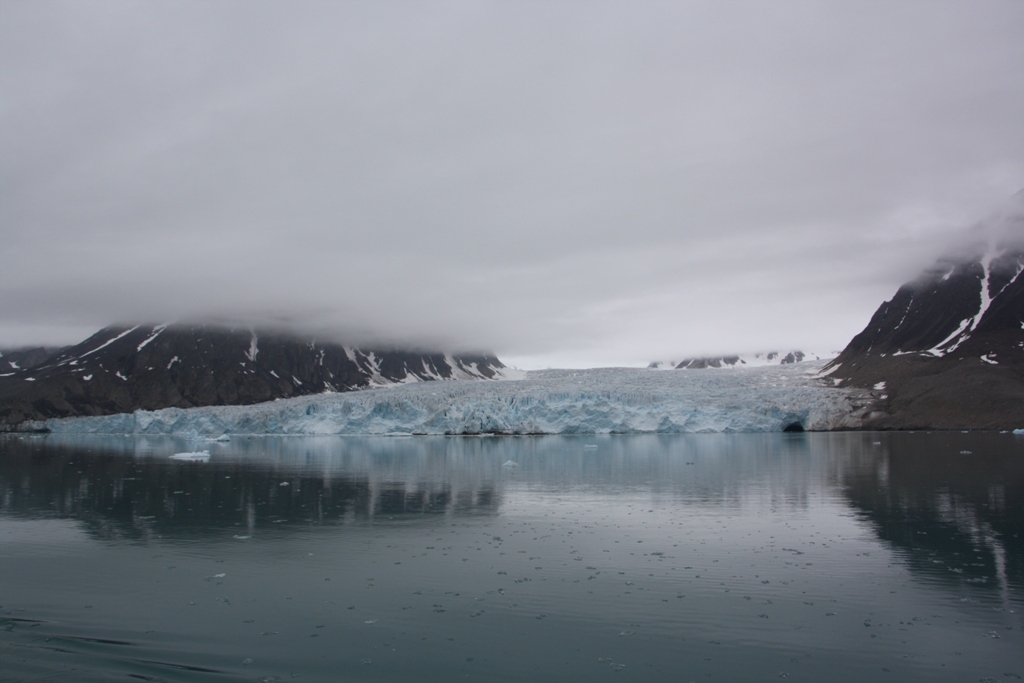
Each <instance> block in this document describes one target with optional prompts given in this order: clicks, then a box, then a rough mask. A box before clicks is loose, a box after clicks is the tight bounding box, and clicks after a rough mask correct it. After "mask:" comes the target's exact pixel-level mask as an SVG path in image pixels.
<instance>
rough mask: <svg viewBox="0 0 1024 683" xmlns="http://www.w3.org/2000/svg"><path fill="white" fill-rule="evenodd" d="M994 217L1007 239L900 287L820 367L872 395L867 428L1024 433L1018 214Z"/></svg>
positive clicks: (1022, 237)
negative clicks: (1023, 430)
mask: <svg viewBox="0 0 1024 683" xmlns="http://www.w3.org/2000/svg"><path fill="white" fill-rule="evenodd" d="M1000 220H1001V222H1002V223H1003V227H1004V229H1007V228H1008V236H1007V235H1004V236H1003V237H1001V238H999V239H998V240H992V241H989V243H988V244H984V245H979V246H978V247H976V248H975V249H973V250H972V251H971V252H969V253H968V254H967V255H963V256H957V257H950V258H945V259H942V260H940V261H939V262H938V263H937V264H936V265H935V266H934V267H933V268H931V269H929V270H927V271H926V272H925V273H923V274H922V275H921V276H920V277H919V278H918V279H917V280H915V281H913V282H910V283H907V284H905V285H903V286H902V287H900V289H899V291H897V292H896V295H895V296H894V297H893V298H892V299H891V300H890V301H886V302H885V303H883V304H882V305H881V307H879V309H878V310H877V311H876V312H875V314H874V316H872V318H871V321H870V322H869V323H868V326H867V327H866V328H865V329H864V331H863V332H861V333H860V334H858V335H857V336H856V337H854V338H853V340H852V341H851V342H850V344H849V345H848V346H847V347H846V349H844V350H843V352H842V353H841V354H840V355H839V356H838V357H837V358H836V359H835V360H834V361H832V363H830V364H829V365H828V366H826V368H825V370H824V372H823V375H827V376H828V377H829V378H831V379H833V380H834V381H835V382H836V384H837V385H839V386H851V385H852V386H860V387H866V388H870V389H872V390H873V391H874V393H875V396H876V398H877V399H878V409H877V411H876V412H875V413H874V414H873V416H872V419H870V420H869V423H868V426H869V427H873V428H878V429H1014V428H1022V427H1024V277H1021V272H1022V271H1024V209H1021V210H1017V211H1016V212H1010V213H1009V214H1007V215H1003V216H1001V217H1000Z"/></svg>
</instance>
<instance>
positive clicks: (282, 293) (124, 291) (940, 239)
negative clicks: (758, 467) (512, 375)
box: [0, 0, 1024, 367]
mask: <svg viewBox="0 0 1024 683" xmlns="http://www.w3.org/2000/svg"><path fill="white" fill-rule="evenodd" d="M1022 36H1024V2H1020V0H1007V1H1005V2H989V1H985V0H963V1H962V2H944V1H942V0H924V1H922V2H914V1H911V0H900V1H899V2H892V1H890V0H884V1H879V2H868V1H865V0H856V1H853V2H836V1H829V2H824V1H814V2H793V1H789V0H785V1H779V0H773V1H772V2H762V1H758V2H719V1H717V0H715V1H707V2H682V1H672V2H664V3H659V2H637V1H635V0H629V1H623V2H594V1H592V0H587V1H586V2H558V1H550V2H549V1H543V2H541V1H537V2H529V1H526V0H524V1H507V2H487V1H484V0H474V1H472V2H454V3H453V2H415V3H414V2H382V1H381V0H372V1H371V2H295V1H289V2H283V1H282V2H260V1H253V0H245V1H243V2H194V1H191V0H189V1H186V2H161V1H146V2H143V1H141V0H140V1H138V2H102V1H101V2H70V3H62V2H50V1H48V0H31V1H28V0H26V1H21V2H19V1H15V0H5V1H4V2H3V3H0V88H2V92H0V137H2V148H0V167H2V169H0V170H2V176H0V193H2V194H0V346H10V345H17V344H27V343H70V342H77V341H80V340H81V339H82V338H84V337H85V336H87V335H88V334H90V333H91V332H93V331H95V330H96V329H98V328H99V327H102V326H104V325H106V324H109V323H112V322H117V321H140V320H147V321H157V322H160V321H167V320H188V319H211V318H218V319H223V318H229V319H231V320H233V321H234V322H237V323H240V324H261V323H266V322H268V321H270V322H273V323H275V324H281V325H289V326H294V327H297V328H301V329H304V330H314V331H318V332H319V333H320V334H328V333H332V334H335V335H337V336H340V337H341V338H343V339H347V340H353V341H362V340H366V339H376V340H380V341H384V342H392V343H400V344H416V345H420V346H430V347H444V348H453V349H463V350H469V349H487V350H493V351H495V352H496V353H498V354H499V356H500V357H502V358H503V359H509V360H511V361H512V362H514V363H516V364H518V365H520V366H522V367H539V366H548V365H556V366H570V365H572V366H592V365H608V364H643V363H646V362H647V361H649V360H653V359H667V358H679V357H682V356H685V355H692V354H703V353H719V354H720V353H726V352H744V351H757V350H771V349H782V348H801V349H805V350H807V349H812V350H829V349H835V350H838V349H840V348H842V347H843V346H844V345H845V344H846V343H847V342H848V341H849V339H850V338H851V337H852V336H853V335H854V334H856V333H857V332H859V331H860V330H861V329H862V328H863V327H864V326H865V324H866V323H867V321H868V319H869V318H870V316H871V314H872V313H873V312H874V310H875V309H876V308H877V307H878V305H879V304H880V303H881V302H882V301H883V300H885V299H887V298H890V297H891V296H892V294H893V293H894V292H895V290H896V288H897V287H898V286H899V285H900V284H901V283H902V282H904V281H905V280H907V279H908V278H910V277H912V276H914V275H915V274H916V273H917V272H918V271H919V270H921V269H922V268H923V267H925V266H927V265H929V264H930V263H931V262H932V261H933V259H934V258H935V257H936V256H938V255H939V254H940V252H942V251H943V250H944V249H945V248H946V245H948V244H949V243H950V242H951V241H954V240H955V239H956V237H957V235H958V233H959V232H962V231H963V230H964V229H965V228H967V227H969V226H970V225H971V224H972V223H974V222H975V221H977V220H978V219H981V218H983V217H984V216H985V215H986V214H988V213H989V212H990V211H992V210H993V209H994V207H996V206H998V205H999V204H1000V203H1001V202H1003V201H1004V200H1005V199H1006V198H1007V197H1008V196H1010V195H1012V194H1013V193H1015V192H1016V191H1018V190H1020V189H1021V188H1022V187H1024V126H1022V124H1021V122H1022V121H1024V39H1022Z"/></svg>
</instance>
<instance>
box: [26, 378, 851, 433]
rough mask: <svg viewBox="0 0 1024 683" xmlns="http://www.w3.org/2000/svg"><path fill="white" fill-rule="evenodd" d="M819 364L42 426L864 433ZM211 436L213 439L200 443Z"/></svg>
mask: <svg viewBox="0 0 1024 683" xmlns="http://www.w3.org/2000/svg"><path fill="white" fill-rule="evenodd" d="M820 365H821V363H817V362H816V363H800V364H796V365H788V366H774V367H765V368H751V369H749V370H746V371H744V372H742V373H723V372H714V371H703V370H693V371H687V372H659V371H657V370H648V369H640V368H603V369H596V370H541V371H536V372H530V373H527V375H526V378H525V379H522V380H516V381H476V380H474V381H469V380H466V381H455V382H422V383H416V384H404V385H399V386H394V387H389V388H378V389H367V390H364V391H353V392H346V393H335V394H318V395H315V396H304V397H300V398H293V399H286V400H279V401H272V402H269V403H261V404H257V405H251V406H216V407H205V408H189V409H182V408H167V409H164V410H157V411H152V412H150V411H144V410H140V411H136V412H135V413H130V414H122V415H108V416H102V417H79V418H63V419H52V420H46V421H45V422H41V423H37V424H38V426H40V427H45V428H48V429H50V430H51V431H53V432H59V433H102V434H176V435H188V436H192V437H193V438H195V437H198V436H199V435H209V436H208V437H206V439H209V438H211V437H215V436H216V435H223V434H279V435H288V434H295V435H300V434H308V435H315V434H324V435H328V434H360V435H385V434H405V435H408V434H438V435H445V434H452V435H459V434H488V433H495V434H609V433H681V432H779V431H783V430H784V429H785V428H786V427H790V426H793V425H799V426H800V427H801V428H803V429H805V430H827V429H843V428H850V427H856V426H858V423H857V421H856V419H855V418H853V417H852V415H853V414H854V413H855V412H856V408H857V403H858V401H861V400H862V395H861V394H860V392H858V391H857V390H848V389H841V388H835V387H831V386H826V384H825V383H824V382H822V381H821V380H818V379H816V378H815V377H814V373H815V372H817V371H819V370H820ZM203 440H205V439H203Z"/></svg>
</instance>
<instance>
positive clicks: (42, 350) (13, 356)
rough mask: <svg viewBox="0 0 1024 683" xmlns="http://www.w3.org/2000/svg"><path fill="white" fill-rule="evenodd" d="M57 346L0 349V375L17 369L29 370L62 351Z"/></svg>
mask: <svg viewBox="0 0 1024 683" xmlns="http://www.w3.org/2000/svg"><path fill="white" fill-rule="evenodd" d="M62 350H63V349H62V348H61V347H57V346H26V347H22V348H17V349H0V376H2V375H3V374H5V373H9V372H15V371H17V370H27V369H29V368H34V367H35V366H37V365H42V363H43V362H45V361H46V360H47V359H49V358H50V356H53V355H55V354H56V353H58V352H59V351H62Z"/></svg>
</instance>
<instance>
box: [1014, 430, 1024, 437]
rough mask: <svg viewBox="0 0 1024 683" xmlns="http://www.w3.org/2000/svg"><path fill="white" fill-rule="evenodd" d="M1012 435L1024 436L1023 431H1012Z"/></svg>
mask: <svg viewBox="0 0 1024 683" xmlns="http://www.w3.org/2000/svg"><path fill="white" fill-rule="evenodd" d="M1013 433H1014V434H1016V435H1017V436H1024V429H1014V430H1013Z"/></svg>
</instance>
